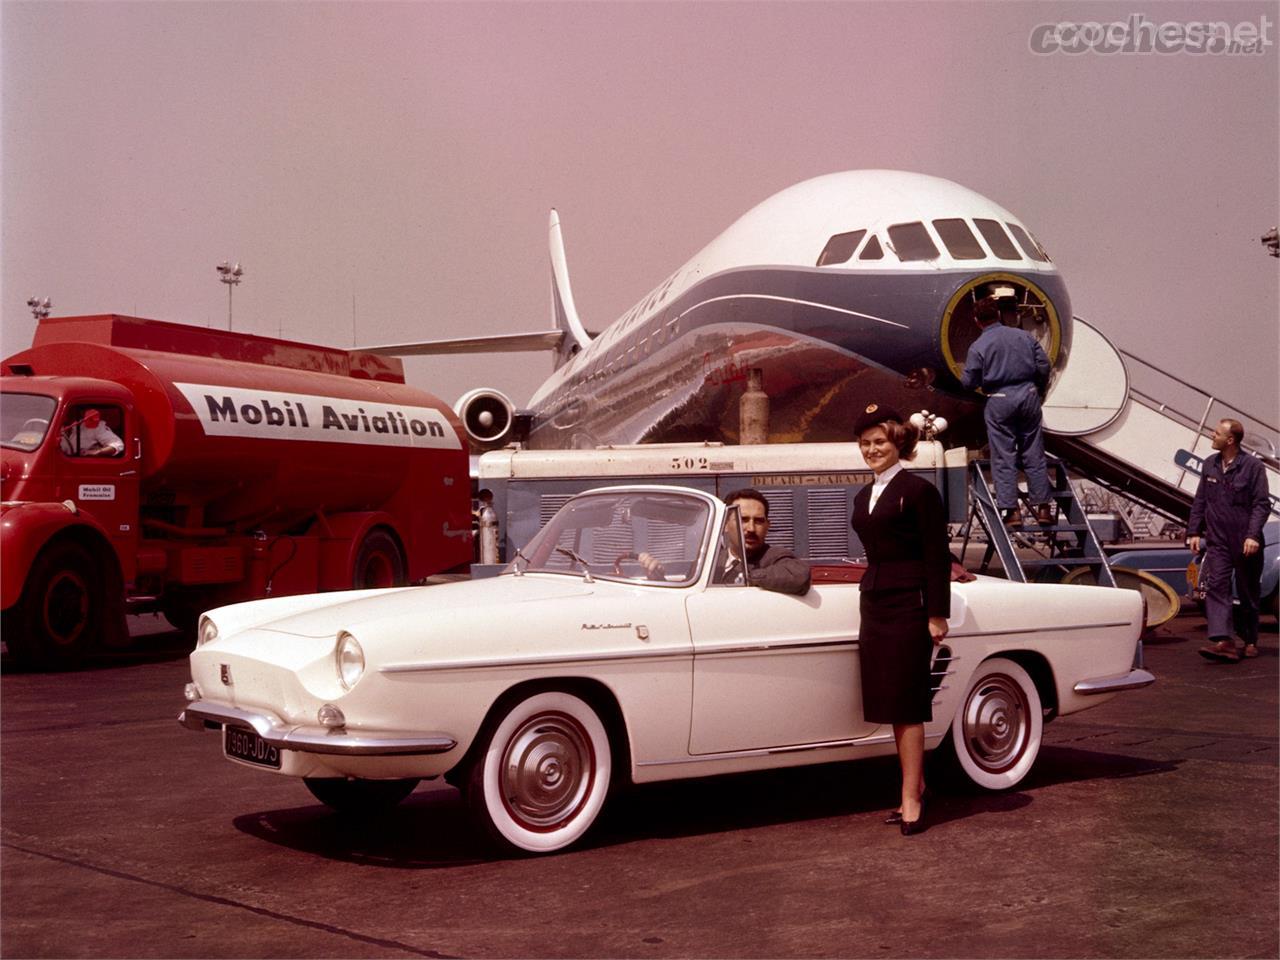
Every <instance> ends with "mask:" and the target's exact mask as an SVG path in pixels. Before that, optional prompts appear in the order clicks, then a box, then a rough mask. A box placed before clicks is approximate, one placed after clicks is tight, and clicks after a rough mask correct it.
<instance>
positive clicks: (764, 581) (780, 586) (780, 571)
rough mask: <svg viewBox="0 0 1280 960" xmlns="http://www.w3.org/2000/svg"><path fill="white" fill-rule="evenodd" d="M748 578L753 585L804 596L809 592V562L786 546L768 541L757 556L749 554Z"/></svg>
mask: <svg viewBox="0 0 1280 960" xmlns="http://www.w3.org/2000/svg"><path fill="white" fill-rule="evenodd" d="M747 560H748V561H749V563H750V568H749V571H748V573H747V579H748V581H749V582H750V583H751V585H752V586H753V587H762V588H763V589H765V590H773V591H776V592H777V593H794V594H795V595H796V596H802V595H804V594H806V593H808V592H809V564H807V563H805V562H804V561H803V560H801V559H800V558H799V557H797V556H796V555H795V554H794V553H792V552H791V551H790V550H788V549H787V548H786V547H775V546H774V545H773V544H770V543H766V544H765V545H764V549H763V550H762V551H761V552H760V553H758V554H757V555H755V556H752V555H751V554H750V553H748V554H747Z"/></svg>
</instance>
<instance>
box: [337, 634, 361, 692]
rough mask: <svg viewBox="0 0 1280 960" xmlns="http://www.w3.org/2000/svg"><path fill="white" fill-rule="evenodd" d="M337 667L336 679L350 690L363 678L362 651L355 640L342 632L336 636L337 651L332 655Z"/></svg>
mask: <svg viewBox="0 0 1280 960" xmlns="http://www.w3.org/2000/svg"><path fill="white" fill-rule="evenodd" d="M334 657H335V659H336V661H337V666H338V679H339V680H341V681H342V685H343V686H344V687H346V688H347V689H348V690H350V689H351V688H352V687H354V686H355V685H356V683H357V682H358V681H359V680H360V678H361V677H362V676H364V651H363V650H362V649H360V644H359V643H358V642H357V641H356V638H355V637H353V636H352V635H351V634H349V633H347V632H346V631H345V630H343V631H342V632H341V633H339V634H338V649H337V650H336V651H335V653H334Z"/></svg>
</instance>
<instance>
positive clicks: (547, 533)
mask: <svg viewBox="0 0 1280 960" xmlns="http://www.w3.org/2000/svg"><path fill="white" fill-rule="evenodd" d="M710 519H711V505H710V504H709V503H708V502H707V501H705V500H703V499H701V498H700V497H694V496H686V495H682V494H676V493H637V492H628V493H592V494H585V495H583V496H578V497H574V498H573V499H572V500H570V501H569V502H568V503H566V504H565V505H564V506H563V507H561V508H560V511H559V512H558V513H557V514H556V515H555V516H554V517H552V518H551V522H550V523H548V524H547V525H546V526H545V527H543V528H542V529H541V530H540V531H538V534H537V536H535V537H534V538H533V540H531V541H530V542H529V544H528V546H526V547H524V548H523V549H522V550H521V551H520V556H518V557H516V558H514V560H513V561H512V562H511V563H510V564H508V565H507V569H506V571H505V572H507V573H526V572H528V571H543V572H549V573H571V574H576V575H579V576H582V575H585V574H590V576H591V577H593V578H602V579H606V580H628V581H637V582H644V583H664V584H669V585H676V586H679V585H684V584H688V583H692V582H693V581H694V580H696V579H697V577H698V570H699V560H700V558H701V556H702V552H703V549H704V544H705V542H706V539H707V538H706V532H707V524H708V523H709V522H710Z"/></svg>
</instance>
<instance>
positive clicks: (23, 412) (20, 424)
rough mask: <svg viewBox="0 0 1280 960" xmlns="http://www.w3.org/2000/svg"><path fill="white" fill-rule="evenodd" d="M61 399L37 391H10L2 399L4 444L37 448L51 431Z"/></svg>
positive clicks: (1, 444) (1, 437) (0, 428)
mask: <svg viewBox="0 0 1280 960" xmlns="http://www.w3.org/2000/svg"><path fill="white" fill-rule="evenodd" d="M57 405H58V402H57V401H56V400H54V399H53V397H42V396H40V395H39V394H36V393H6V394H5V395H4V400H3V402H0V447H10V448H11V449H14V450H34V449H35V448H36V447H38V446H40V443H41V441H43V440H44V435H45V434H46V433H48V432H49V421H50V420H52V419H53V410H54V408H55V407H56V406H57Z"/></svg>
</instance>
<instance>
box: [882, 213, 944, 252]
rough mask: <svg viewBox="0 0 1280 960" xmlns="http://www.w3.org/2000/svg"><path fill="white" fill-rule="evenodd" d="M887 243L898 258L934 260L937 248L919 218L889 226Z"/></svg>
mask: <svg viewBox="0 0 1280 960" xmlns="http://www.w3.org/2000/svg"><path fill="white" fill-rule="evenodd" d="M889 244H890V246H892V247H893V252H894V253H896V254H897V255H898V259H899V260H904V261H905V260H936V259H938V248H937V247H936V246H934V243H933V238H932V237H930V236H929V231H928V229H927V228H926V227H925V225H924V224H923V223H921V222H920V221H919V220H917V221H915V222H914V223H895V224H894V225H893V226H892V227H890V228H889Z"/></svg>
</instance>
